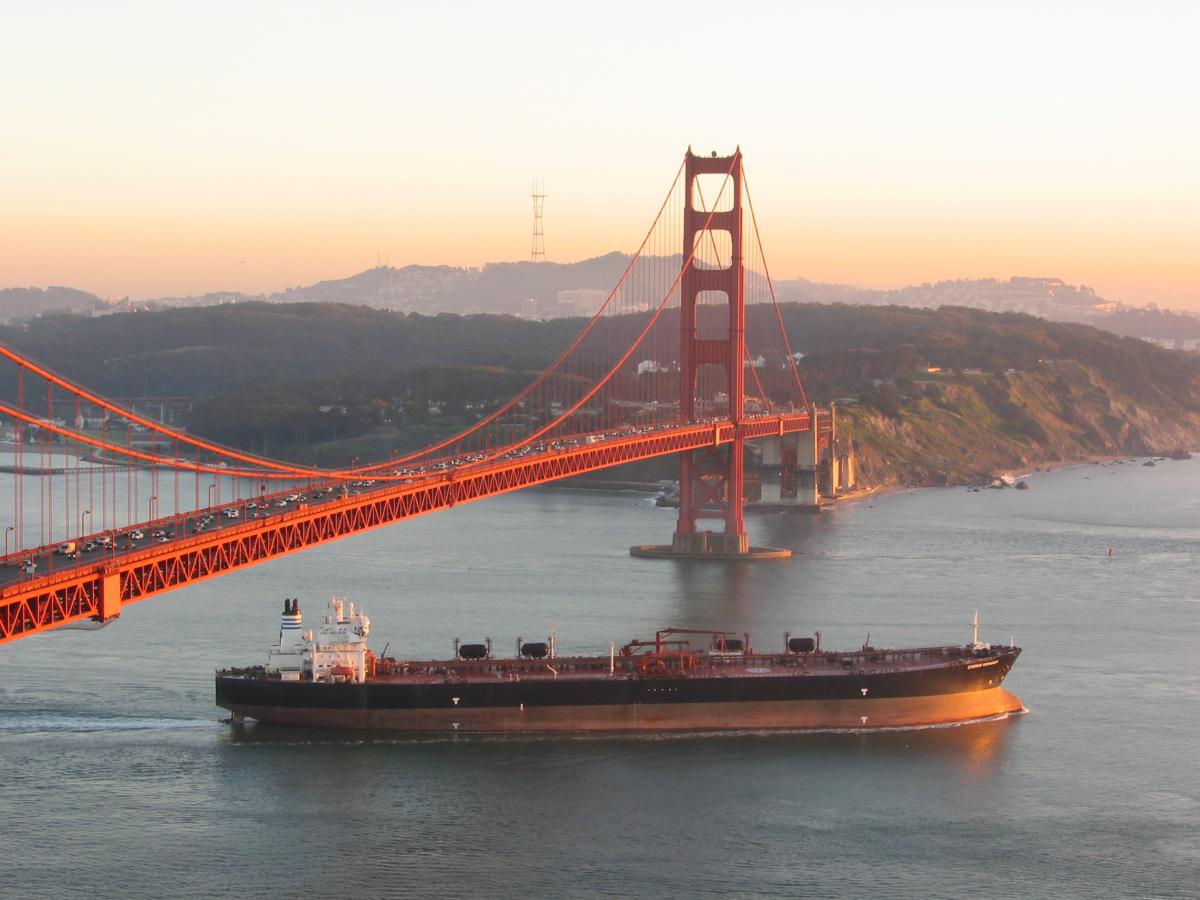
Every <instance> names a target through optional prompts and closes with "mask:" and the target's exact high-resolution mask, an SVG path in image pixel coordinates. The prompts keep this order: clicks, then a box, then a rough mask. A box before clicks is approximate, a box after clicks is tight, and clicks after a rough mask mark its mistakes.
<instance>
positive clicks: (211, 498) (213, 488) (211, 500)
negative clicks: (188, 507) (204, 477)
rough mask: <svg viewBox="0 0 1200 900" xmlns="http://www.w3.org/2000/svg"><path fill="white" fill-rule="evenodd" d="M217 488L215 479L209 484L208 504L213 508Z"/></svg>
mask: <svg viewBox="0 0 1200 900" xmlns="http://www.w3.org/2000/svg"><path fill="white" fill-rule="evenodd" d="M216 489H217V483H216V482H215V481H214V482H213V483H212V484H210V485H209V486H208V505H209V507H210V508H211V507H212V505H213V491H215V490H216Z"/></svg>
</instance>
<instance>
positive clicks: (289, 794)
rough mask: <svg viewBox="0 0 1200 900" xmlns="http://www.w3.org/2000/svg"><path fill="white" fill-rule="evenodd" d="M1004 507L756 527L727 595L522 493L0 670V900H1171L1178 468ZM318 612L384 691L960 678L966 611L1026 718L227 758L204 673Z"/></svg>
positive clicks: (1192, 630)
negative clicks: (549, 683) (446, 659)
mask: <svg viewBox="0 0 1200 900" xmlns="http://www.w3.org/2000/svg"><path fill="white" fill-rule="evenodd" d="M1139 462H1140V461H1139ZM1028 483H1029V485H1030V490H1028V491H1015V490H983V491H979V492H971V491H967V490H964V489H962V488H957V489H951V488H947V489H927V490H918V491H912V492H907V493H896V494H890V495H886V496H877V497H874V498H867V499H863V500H859V501H855V502H850V503H843V504H841V505H839V506H837V508H835V509H833V510H830V511H827V512H825V513H822V514H821V515H816V516H814V515H808V516H806V515H787V514H775V513H756V514H751V515H750V516H749V525H750V529H751V535H752V539H753V542H754V543H756V544H766V545H772V546H785V547H789V548H791V549H792V550H793V551H794V556H793V558H792V559H791V560H788V561H784V562H761V563H754V564H721V563H703V562H679V561H671V562H665V561H654V560H644V559H635V558H632V557H630V556H629V554H628V547H629V545H630V544H635V543H655V542H667V541H669V539H670V534H671V532H672V530H673V528H674V511H673V510H664V509H657V508H655V507H654V506H653V504H652V502H651V501H650V500H649V499H648V498H646V497H644V496H641V495H637V494H619V493H612V494H609V493H582V492H575V491H564V490H537V491H529V492H524V493H520V494H515V495H510V496H505V497H499V498H495V499H492V500H488V501H484V502H481V503H477V504H472V505H468V506H463V507H459V508H456V509H454V510H451V511H449V512H446V513H440V514H437V515H433V516H427V517H424V518H421V519H416V520H413V521H410V522H405V523H402V524H399V525H396V526H392V527H389V528H385V529H382V530H378V531H374V532H371V533H367V534H363V535H360V536H358V537H355V538H351V539H347V540H344V541H340V542H337V543H334V544H330V545H327V546H324V547H319V548H315V549H313V550H310V551H306V552H304V553H301V554H297V555H294V556H291V557H287V558H284V559H280V560H278V561H275V562H272V563H268V564H264V565H261V566H257V567H254V568H251V569H248V570H246V571H244V572H240V573H236V574H232V575H228V576H224V577H222V578H219V579H216V580H213V581H210V582H205V583H201V584H197V585H194V586H192V587H189V588H186V589H183V590H179V591H175V592H173V593H169V594H166V595H163V596H160V597H156V598H153V599H150V600H147V601H145V602H143V603H140V604H136V605H133V606H130V607H127V608H126V610H125V612H124V613H123V615H122V616H121V618H120V619H119V620H118V621H117V622H115V623H114V624H112V625H110V626H108V627H106V628H104V629H101V630H99V631H92V632H85V631H60V632H55V633H52V634H47V635H42V636H37V637H34V638H30V639H26V640H22V641H17V642H14V643H12V644H9V645H5V646H3V647H0V772H2V773H3V775H2V777H0V815H2V816H3V837H4V841H3V843H4V847H3V853H2V854H0V893H3V892H9V891H11V892H12V895H13V896H20V897H83V896H88V897H93V896H121V897H167V896H171V897H184V896H187V897H209V896H230V897H284V896H287V897H295V896H305V897H357V896H385V897H460V896H493V897H527V896H541V897H603V896H631V895H644V896H662V897H676V896H701V897H703V896H713V897H834V896H839V897H840V896H845V897H861V896H880V897H894V898H934V897H966V896H972V897H1016V896H1038V897H1197V896H1200V765H1198V764H1197V759H1200V553H1198V548H1200V460H1196V461H1187V462H1170V461H1164V462H1159V463H1158V464H1157V465H1156V466H1154V467H1147V466H1143V465H1140V464H1137V463H1130V462H1128V461H1126V462H1125V463H1123V464H1120V465H1117V464H1108V465H1083V466H1077V467H1073V468H1068V469H1063V470H1060V471H1057V472H1052V473H1039V474H1034V475H1031V476H1030V477H1029V478H1028ZM27 491H28V488H27ZM147 496H149V495H148V494H147ZM10 509H11V503H7V502H5V501H4V500H3V498H0V517H2V516H4V515H9V514H10V513H9V512H8V511H9V510H10ZM8 524H10V523H9V522H7V521H4V522H0V525H3V526H7V525H8ZM1110 550H1111V552H1110ZM332 594H337V595H340V596H345V597H347V598H349V599H351V600H354V601H355V602H356V603H358V604H360V605H361V606H362V607H364V608H365V610H366V612H367V613H368V614H369V615H370V616H371V617H372V619H373V622H374V625H373V636H372V644H373V646H374V648H375V649H376V651H377V652H378V651H380V650H382V649H383V647H384V645H385V644H390V648H389V650H388V652H389V654H392V655H396V656H399V657H407V658H412V657H425V656H430V655H433V656H448V655H450V653H451V650H452V641H453V639H454V638H456V637H459V638H462V639H463V640H464V641H472V642H474V641H480V640H482V639H483V638H485V637H490V638H492V639H493V641H494V643H495V646H496V649H497V651H499V652H505V653H506V652H510V650H509V648H511V647H513V646H514V644H515V640H516V637H517V636H518V635H522V636H524V637H525V638H526V639H527V640H541V639H543V638H544V636H545V635H546V634H547V631H548V629H549V627H550V626H549V623H550V622H553V623H554V624H553V627H554V629H555V631H556V633H557V639H558V644H559V648H560V652H561V653H573V652H596V653H607V652H608V648H609V642H610V641H616V642H617V643H618V646H619V645H620V644H621V643H623V642H624V641H626V640H628V639H629V638H632V637H649V636H651V635H652V633H653V632H654V630H655V629H656V628H659V627H663V626H667V625H674V626H690V627H712V628H721V629H728V630H731V631H736V632H742V631H748V632H750V633H751V634H752V638H753V641H754V643H755V645H756V646H759V647H768V646H774V645H779V646H782V642H783V635H784V633H785V632H786V631H790V632H792V633H793V634H797V635H804V634H811V633H812V632H813V631H814V630H816V629H820V630H821V632H822V635H823V644H824V645H825V646H828V647H857V646H858V645H860V644H862V643H864V642H865V641H867V640H868V639H869V641H870V643H871V644H873V645H875V646H906V645H919V644H930V643H942V642H947V643H964V642H966V641H967V640H969V639H970V624H969V623H970V619H971V616H972V613H973V612H974V610H976V609H978V610H979V611H980V615H981V618H982V621H983V626H982V637H983V639H985V640H990V641H992V642H1005V643H1007V642H1008V641H1009V640H1010V638H1011V639H1012V640H1015V641H1016V643H1017V644H1019V645H1020V646H1021V647H1023V648H1024V652H1023V654H1022V656H1021V658H1020V659H1019V660H1018V662H1017V665H1016V667H1015V668H1014V670H1013V672H1012V674H1011V675H1010V676H1009V679H1008V681H1007V682H1006V684H1007V686H1008V687H1009V689H1010V690H1012V691H1013V692H1014V693H1016V694H1017V695H1018V696H1020V697H1021V698H1022V700H1023V701H1024V703H1025V705H1026V707H1027V708H1028V712H1027V713H1026V714H1025V715H1022V716H1019V717H1014V718H1012V719H1008V720H1005V721H999V722H989V723H982V724H976V725H965V726H959V727H951V728H937V729H925V730H913V731H897V732H888V733H852V734H833V733H827V734H761V733H742V734H732V735H704V736H643V737H633V738H630V737H542V738H531V737H478V736H468V735H457V736H453V737H445V738H428V737H425V738H422V737H408V736H401V735H394V734H393V735H389V734H380V733H351V732H342V731H330V730H320V729H303V728H282V727H274V728H272V727H264V726H256V725H253V724H251V725H248V726H246V727H245V728H236V729H235V728H232V727H231V726H229V725H227V724H223V723H222V721H221V719H222V718H223V717H224V716H225V715H226V713H225V711H224V710H221V709H218V708H217V707H216V706H214V704H213V670H214V669H215V668H217V667H222V666H226V665H245V664H252V663H259V662H263V661H265V657H266V651H267V646H268V645H269V644H270V643H271V642H272V641H273V640H274V639H275V638H276V636H277V634H278V622H279V613H280V610H281V609H282V604H283V599H284V598H285V597H298V598H300V600H301V606H302V608H303V610H304V611H305V612H306V614H307V615H309V616H310V617H313V616H317V615H320V614H321V613H322V611H323V607H324V604H325V602H326V601H327V599H328V598H329V596H330V595H332Z"/></svg>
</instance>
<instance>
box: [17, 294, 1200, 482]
mask: <svg viewBox="0 0 1200 900" xmlns="http://www.w3.org/2000/svg"><path fill="white" fill-rule="evenodd" d="M782 312H783V317H784V322H785V324H786V327H787V329H788V332H789V335H790V339H791V341H792V345H793V347H794V348H795V349H797V350H799V351H800V352H802V353H803V354H804V358H803V360H802V362H801V374H802V377H803V379H804V381H805V384H806V385H807V387H808V391H809V394H810V396H811V397H812V398H813V399H814V400H815V401H817V402H819V403H823V404H824V403H828V402H831V401H834V402H836V403H837V404H838V408H839V411H840V422H841V425H842V431H843V434H844V435H845V436H846V438H847V439H848V440H850V441H852V442H853V444H854V446H855V448H856V450H857V452H858V455H859V459H860V472H861V473H862V475H863V476H864V478H865V479H866V480H868V481H869V482H871V483H874V484H947V483H974V482H977V481H980V480H983V479H985V478H987V477H988V476H990V475H991V474H993V473H995V472H997V471H1000V470H1005V469H1014V468H1020V467H1026V466H1037V465H1044V464H1050V463H1054V462H1059V461H1065V460H1078V459H1086V458H1090V457H1098V456H1105V455H1120V454H1149V453H1154V454H1164V453H1167V452H1170V451H1172V450H1175V449H1177V448H1180V447H1190V446H1196V445H1197V444H1200V390H1197V389H1198V388H1200V358H1197V357H1196V356H1195V355H1193V354H1187V353H1182V352H1176V351H1168V350H1163V349H1161V348H1159V347H1156V346H1154V345H1152V344H1150V343H1147V342H1145V341H1141V340H1137V339H1133V338H1120V337H1117V336H1116V335H1114V334H1111V333H1109V332H1106V331H1101V330H1098V329H1096V328H1092V327H1090V326H1086V325H1078V324H1064V323H1054V322H1047V321H1045V320H1042V319H1037V318H1033V317H1031V316H1028V315H1023V314H1016V313H1006V314H995V313H989V312H984V311H980V310H976V309H966V308H942V309H939V310H930V309H914V308H909V307H901V306H849V305H841V304H784V306H783V310H782ZM583 324H584V323H583V320H581V319H555V320H551V321H547V322H531V321H525V320H521V319H517V318H514V317H510V316H495V315H477V316H465V317H463V316H453V315H437V316H423V315H417V314H403V313H395V312H388V311H382V310H376V309H371V308H367V307H361V306H343V305H335V304H277V303H246V304H237V305H229V306H219V307H208V308H199V309H177V310H166V311H162V312H145V313H137V314H131V315H122V316H109V317H104V318H99V319H81V318H78V317H70V316H47V317H43V318H41V319H38V320H35V321H33V322H30V323H25V324H23V325H21V326H19V327H8V328H0V341H3V342H4V343H7V344H9V345H10V346H13V347H14V348H16V349H18V350H20V351H22V352H25V353H27V354H29V355H30V356H31V357H33V358H35V359H37V360H39V361H41V362H43V363H45V364H48V365H49V366H51V367H52V368H54V369H56V370H58V371H60V372H61V373H63V374H64V375H66V376H67V377H69V378H72V379H75V380H78V381H80V382H81V383H83V384H86V385H88V386H89V387H92V388H94V389H96V390H98V391H100V392H102V393H105V394H108V395H110V396H118V397H138V396H160V397H161V396H175V397H178V396H189V397H194V398H196V400H195V402H194V404H193V408H192V413H191V420H190V423H189V425H190V427H192V428H193V429H194V430H195V431H197V432H198V433H201V434H204V435H206V436H208V437H212V438H215V439H217V440H220V441H223V442H227V443H231V444H235V445H238V446H242V447H246V448H249V449H253V450H256V451H259V452H266V453H270V454H272V455H277V456H282V457H290V458H293V459H297V460H305V461H316V462H324V463H344V462H346V461H348V459H349V458H350V457H351V456H358V457H360V459H366V458H368V457H370V456H378V457H383V456H386V455H387V454H388V453H390V452H392V451H393V450H398V449H408V448H412V447H416V446H420V445H422V444H423V443H425V442H427V441H429V440H432V439H435V438H436V437H438V436H441V435H445V434H450V433H453V432H454V431H455V430H457V429H459V428H462V427H463V426H465V425H466V424H468V423H469V422H471V421H474V418H475V417H476V416H478V415H479V414H481V412H485V411H487V410H488V409H491V408H494V407H495V406H496V405H497V404H499V403H502V402H503V401H505V400H506V399H508V398H509V397H511V396H512V395H513V394H515V393H516V392H517V391H518V390H519V389H520V387H522V386H523V385H524V384H526V383H528V381H529V380H531V379H532V377H533V376H534V374H535V373H536V372H538V371H540V370H542V369H543V368H544V367H545V366H546V365H547V364H548V363H549V362H550V361H551V360H552V359H553V358H554V357H555V356H556V355H557V354H558V353H559V352H560V350H561V348H562V347H564V346H566V344H567V343H568V342H569V341H570V340H571V339H572V338H573V337H574V336H575V334H576V333H577V332H578V330H579V329H580V328H581V327H582V325H583ZM755 327H756V322H755V320H754V315H753V314H752V315H751V317H750V321H749V323H748V328H749V332H748V333H750V334H751V335H753V334H754V330H755ZM639 329H640V323H639V322H638V321H637V319H636V317H631V318H630V320H629V321H628V322H618V323H615V325H614V327H613V332H612V340H613V341H614V342H616V341H625V342H626V344H625V346H627V342H628V340H629V339H630V336H631V335H633V334H636V333H637V331H638V330H639ZM4 378H5V379H6V380H5V381H3V382H0V391H2V392H4V393H5V394H7V395H8V396H11V395H12V392H13V390H14V384H13V382H12V377H11V372H7V373H5V375H4Z"/></svg>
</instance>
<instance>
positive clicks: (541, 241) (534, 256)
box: [529, 178, 546, 262]
mask: <svg viewBox="0 0 1200 900" xmlns="http://www.w3.org/2000/svg"><path fill="white" fill-rule="evenodd" d="M545 189H546V188H545V185H542V186H541V187H538V183H537V179H536V178H535V179H534V181H533V193H532V194H530V195H529V196H530V197H531V198H532V199H533V249H532V250H530V252H529V258H530V259H531V260H532V261H533V262H545V261H546V238H545V235H543V234H542V203H543V201H545V199H546V195H545V193H543V192H544V191H545Z"/></svg>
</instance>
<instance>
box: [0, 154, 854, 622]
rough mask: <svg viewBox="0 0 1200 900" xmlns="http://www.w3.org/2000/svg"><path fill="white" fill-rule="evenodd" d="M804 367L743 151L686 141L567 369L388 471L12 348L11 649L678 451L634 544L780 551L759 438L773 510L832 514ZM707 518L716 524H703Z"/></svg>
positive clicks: (826, 436) (2, 567)
mask: <svg viewBox="0 0 1200 900" xmlns="http://www.w3.org/2000/svg"><path fill="white" fill-rule="evenodd" d="M681 235H682V245H681V244H680V236H681ZM796 360H797V355H796V354H795V353H794V352H793V350H792V347H791V345H790V343H789V341H788V336H787V332H786V329H785V328H784V320H783V315H782V313H781V311H780V308H779V303H778V301H777V299H776V297H775V293H774V288H773V286H772V284H771V279H770V273H769V271H768V268H767V264H766V259H765V257H764V254H763V247H762V240H761V236H760V235H759V232H758V223H757V218H756V216H755V214H754V205H753V201H752V199H751V198H750V193H749V184H748V181H747V179H746V174H745V171H744V169H743V165H742V155H741V151H740V150H738V151H737V152H735V153H734V154H733V155H732V156H723V157H721V156H716V155H715V154H714V155H712V156H697V155H695V154H693V153H692V151H691V150H690V148H689V150H688V152H687V154H686V155H685V157H684V159H683V161H682V163H681V164H680V166H679V169H678V171H677V172H676V173H675V178H674V181H673V182H672V184H671V187H670V188H669V190H668V191H667V195H666V197H665V199H664V200H663V202H662V205H661V206H660V207H659V209H658V212H657V215H656V216H655V218H654V221H653V224H652V225H651V226H650V228H649V230H648V231H647V233H646V235H645V237H644V239H643V240H642V243H641V245H640V246H639V248H638V251H637V253H636V254H634V256H633V257H632V259H631V261H630V262H629V265H628V266H627V267H626V269H625V271H624V273H623V275H622V276H621V278H620V280H619V281H618V283H617V284H616V285H615V286H614V287H613V289H612V290H611V291H610V292H609V293H608V295H607V298H606V300H605V301H604V302H603V304H602V305H601V307H600V309H599V310H598V312H597V313H596V314H595V316H594V317H592V318H591V320H590V321H588V322H587V323H586V324H585V325H584V327H583V329H582V330H581V332H580V333H579V335H578V336H577V337H576V338H575V339H574V340H573V341H572V342H571V343H570V345H569V346H568V347H566V348H565V349H564V350H563V351H562V353H561V354H560V355H559V356H558V358H557V359H555V360H554V362H553V363H551V365H549V366H548V367H547V368H546V369H545V371H543V372H542V373H541V374H540V375H538V376H537V378H535V379H534V380H533V381H532V382H531V383H530V384H529V385H528V386H527V387H526V388H525V389H523V390H522V391H521V392H520V393H518V394H517V395H516V396H515V397H512V398H511V399H508V400H507V401H504V402H500V401H497V402H496V403H494V404H492V406H491V408H490V411H485V412H482V413H480V414H479V418H478V419H477V421H476V422H475V423H474V424H472V425H471V426H470V427H468V428H467V429H466V430H464V431H462V432H461V433H459V434H456V435H454V436H453V437H449V438H446V439H445V440H441V441H438V442H436V443H434V444H432V445H430V446H428V447H425V448H423V449H421V450H419V451H416V452H413V453H409V454H406V455H403V456H395V457H393V458H391V459H389V460H387V461H386V462H381V463H373V464H370V465H361V466H357V465H356V466H351V467H349V468H342V469H320V468H313V467H306V466H299V465H295V464H292V463H288V462H285V461H281V460H275V459H270V458H267V457H264V456H259V455H255V454H251V453H246V452H244V451H241V450H238V449H235V448H232V447H227V446H223V445H220V444H217V443H214V442H211V441H206V440H204V439H203V438H201V437H199V436H197V435H194V434H190V433H188V432H186V431H183V430H180V429H177V428H174V427H170V426H168V425H166V424H164V423H163V422H161V421H158V420H156V419H153V418H149V417H147V416H144V415H141V414H139V413H137V412H136V411H134V410H133V409H129V408H126V407H124V406H121V405H119V404H117V403H115V402H113V401H111V400H109V399H106V398H105V397H103V396H101V395H100V394H99V393H97V392H94V391H91V390H89V389H88V388H87V387H85V386H83V385H81V384H79V383H78V382H77V381H73V380H71V379H68V378H66V377H64V376H62V375H61V374H59V373H57V372H55V371H53V370H51V369H50V368H48V367H46V366H43V365H40V364H39V363H38V362H37V361H36V360H33V359H30V358H27V357H26V356H24V355H22V354H20V353H17V352H15V351H14V350H12V349H11V348H9V347H4V346H0V366H5V367H7V369H8V371H7V372H3V373H0V377H2V378H3V379H4V380H3V381H0V396H2V397H3V402H0V420H5V421H7V422H9V423H11V424H10V425H9V426H8V427H9V428H10V429H11V430H10V431H9V433H8V435H7V439H8V442H7V445H6V446H5V447H3V448H0V459H3V460H4V461H5V463H6V464H5V465H4V466H3V470H2V471H3V472H4V473H5V476H7V477H9V478H10V479H11V524H9V525H7V527H6V528H5V532H4V555H3V557H2V558H0V643H3V642H6V641H11V640H15V639H17V638H21V637H26V636H28V635H32V634H36V633H38V632H41V631H45V630H48V629H52V628H57V627H62V626H65V625H72V624H76V623H89V622H96V623H104V622H107V621H110V620H112V619H114V618H116V617H117V616H119V615H120V613H121V610H122V608H123V607H124V606H125V605H126V604H129V603H133V602H136V601H138V600H143V599H146V598H148V597H151V596H154V595H156V594H160V593H163V592H165V591H168V590H171V589H173V588H178V587H183V586H185V585H188V584H192V583H195V582H197V581H201V580H204V579H207V578H214V577H217V576H219V575H223V574H225V573H228V572H233V571H236V570H238V569H241V568H244V567H246V566H250V565H254V564H255V563H259V562H264V561H267V560H271V559H275V558H278V557H280V556H283V555H285V554H288V553H293V552H296V551H300V550H304V549H306V548H308V547H312V546H315V545H317V544H322V543H325V542H328V541H333V540H337V539H338V538H343V537H348V536H350V535H353V534H357V533H359V532H363V531H366V530H368V529H372V528H378V527H382V526H384V525H389V524H393V523H396V522H399V521H402V520H404V519H408V518H411V517H414V516H418V515H423V514H426V513H432V512H436V511H438V510H444V509H449V508H451V507H454V506H456V505H458V504H462V503H468V502H471V501H474V500H481V499H484V498H486V497H492V496H495V495H497V494H502V493H505V492H509V491H515V490H520V489H522V488H526V487H530V486H533V485H539V484H545V483H547V482H551V481H554V480H556V479H560V478H566V477H569V476H573V475H581V474H585V473H588V472H594V471H597V470H600V469H606V468H609V467H612V466H618V465H622V464H625V463H631V462H636V461H638V460H645V459H649V458H652V457H657V456H663V455H667V454H677V455H678V457H679V460H680V499H679V515H678V519H677V522H676V526H675V531H674V534H673V535H671V536H670V542H669V543H666V544H662V545H654V546H638V547H633V548H631V552H634V553H638V554H642V555H659V556H668V557H671V556H675V557H678V556H699V557H719V558H732V559H753V558H756V557H760V556H778V555H786V551H772V550H770V548H754V547H751V546H750V544H749V541H748V538H747V534H746V526H745V521H744V503H745V484H744V471H745V456H746V445H747V442H751V441H754V442H758V443H759V444H760V445H761V447H762V462H763V466H762V470H761V471H762V476H761V478H762V487H761V490H762V494H763V497H764V499H766V500H769V501H771V502H774V503H782V504H785V505H786V504H788V503H792V504H796V505H805V504H810V505H811V504H814V503H816V502H817V496H816V491H817V486H816V475H815V474H814V470H815V468H816V466H817V465H818V463H819V462H820V460H821V458H822V456H823V455H828V453H829V452H830V451H831V450H832V446H833V441H834V434H833V430H834V423H833V416H832V413H831V412H830V410H827V409H819V408H817V407H816V406H815V405H813V404H812V403H810V402H809V400H808V397H807V395H806V394H805V390H804V385H803V383H802V382H801V379H800V375H799V371H798V369H797V365H796ZM143 510H144V514H143ZM713 521H716V522H719V523H720V530H712V529H710V528H705V527H703V526H704V525H706V524H708V523H710V522H713ZM664 537H667V536H666V535H664Z"/></svg>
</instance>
